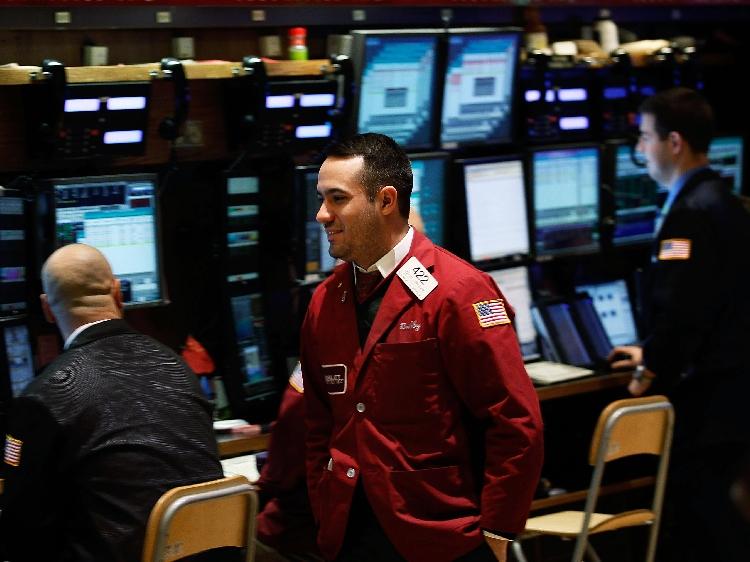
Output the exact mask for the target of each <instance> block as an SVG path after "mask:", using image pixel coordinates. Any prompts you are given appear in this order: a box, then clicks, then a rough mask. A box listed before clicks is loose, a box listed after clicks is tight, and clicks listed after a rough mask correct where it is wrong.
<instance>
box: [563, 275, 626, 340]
mask: <svg viewBox="0 0 750 562" xmlns="http://www.w3.org/2000/svg"><path fill="white" fill-rule="evenodd" d="M576 291H578V292H580V293H588V294H589V296H590V297H591V300H592V301H593V303H594V308H595V309H596V312H597V314H598V315H599V318H600V319H601V321H602V324H603V325H604V330H605V331H606V332H607V335H608V336H609V340H610V341H611V342H612V345H632V344H635V343H637V342H638V333H637V331H636V326H635V319H634V318H633V307H632V306H631V304H630V296H629V294H628V286H627V284H626V283H625V280H624V279H617V280H614V281H607V282H604V283H592V284H586V285H578V286H576Z"/></svg>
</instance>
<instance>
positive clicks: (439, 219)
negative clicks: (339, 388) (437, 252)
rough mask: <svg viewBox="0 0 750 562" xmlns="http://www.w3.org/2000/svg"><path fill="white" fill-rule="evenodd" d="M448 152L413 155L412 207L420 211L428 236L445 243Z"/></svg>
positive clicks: (435, 241)
mask: <svg viewBox="0 0 750 562" xmlns="http://www.w3.org/2000/svg"><path fill="white" fill-rule="evenodd" d="M447 157H448V155H447V154H445V153H434V154H413V155H411V156H409V160H411V171H412V175H413V177H414V185H413V188H412V192H411V201H410V203H411V208H412V209H413V210H415V211H417V212H418V213H419V216H420V218H421V219H422V224H424V231H425V235H427V237H428V238H429V239H430V240H432V241H433V242H434V243H435V244H438V245H441V246H442V245H443V244H444V243H445V178H446V175H445V174H446V163H447Z"/></svg>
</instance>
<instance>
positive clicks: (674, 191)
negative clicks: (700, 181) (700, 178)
mask: <svg viewBox="0 0 750 562" xmlns="http://www.w3.org/2000/svg"><path fill="white" fill-rule="evenodd" d="M706 168H708V166H698V167H697V168H693V169H692V170H688V171H687V172H685V173H684V174H682V175H681V176H680V177H679V178H677V181H676V182H674V183H673V184H672V187H670V188H669V194H668V195H667V199H666V200H665V201H664V205H663V206H662V208H661V214H662V216H665V215H666V214H667V213H668V212H669V209H670V208H671V207H672V203H674V201H675V199H677V196H678V195H679V194H680V192H681V191H682V188H684V187H685V184H686V183H687V182H688V181H689V180H690V178H692V177H693V176H694V175H695V174H697V173H698V172H700V171H702V170H705V169H706Z"/></svg>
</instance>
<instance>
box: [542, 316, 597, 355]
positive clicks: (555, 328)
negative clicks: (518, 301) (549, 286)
mask: <svg viewBox="0 0 750 562" xmlns="http://www.w3.org/2000/svg"><path fill="white" fill-rule="evenodd" d="M542 316H543V317H544V321H545V323H546V325H547V328H548V329H549V331H550V334H551V336H552V340H553V342H554V345H555V346H556V347H557V351H558V353H559V355H560V358H561V359H562V361H563V362H564V363H568V364H570V365H576V366H577V367H590V366H592V365H593V364H594V362H595V361H594V358H593V357H592V355H591V353H590V352H589V349H588V347H587V346H586V342H585V341H584V340H583V338H582V337H581V334H580V332H579V331H578V327H577V326H576V321H575V319H574V318H573V312H572V305H571V304H570V303H567V302H558V303H552V304H548V305H546V306H544V307H543V308H542Z"/></svg>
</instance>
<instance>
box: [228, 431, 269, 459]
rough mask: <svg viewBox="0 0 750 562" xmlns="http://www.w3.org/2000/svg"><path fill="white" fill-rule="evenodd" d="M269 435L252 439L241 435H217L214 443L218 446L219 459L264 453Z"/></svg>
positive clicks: (264, 434)
mask: <svg viewBox="0 0 750 562" xmlns="http://www.w3.org/2000/svg"><path fill="white" fill-rule="evenodd" d="M269 438H270V435H269V434H268V433H263V434H261V435H256V436H254V437H245V436H242V435H231V434H223V435H222V434H219V435H217V436H216V442H217V443H218V444H219V458H222V459H225V458H227V457H235V456H237V455H245V454H247V453H254V452H256V451H265V450H266V449H268V440H269Z"/></svg>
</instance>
